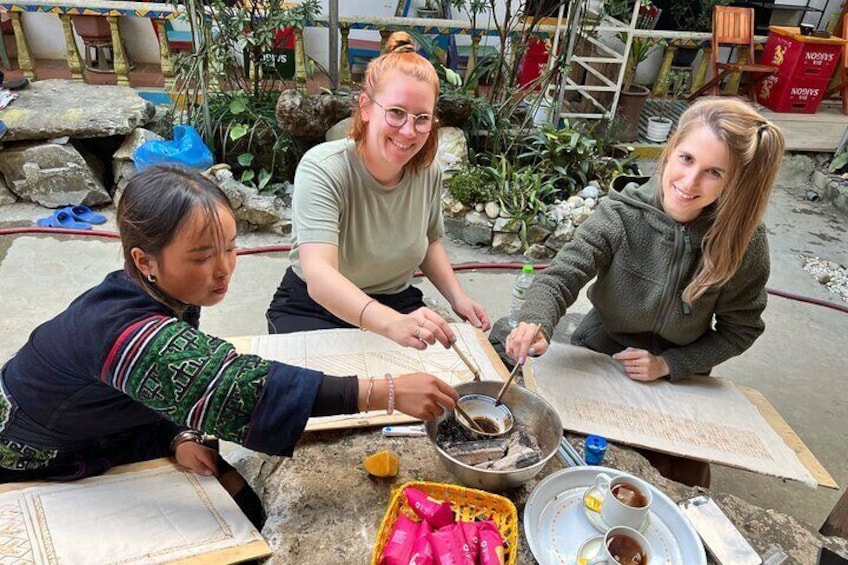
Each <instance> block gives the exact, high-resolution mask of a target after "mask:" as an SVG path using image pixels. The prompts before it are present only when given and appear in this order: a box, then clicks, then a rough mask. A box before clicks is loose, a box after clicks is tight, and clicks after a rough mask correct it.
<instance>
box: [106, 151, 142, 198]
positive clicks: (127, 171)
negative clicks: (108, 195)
mask: <svg viewBox="0 0 848 565" xmlns="http://www.w3.org/2000/svg"><path fill="white" fill-rule="evenodd" d="M137 174H138V169H137V168H136V166H135V163H134V162H133V161H125V160H123V159H119V160H117V161H112V176H113V177H114V179H115V192H114V193H113V194H112V203H113V204H114V205H115V206H116V207H117V206H118V203H119V202H120V201H121V196H123V194H124V189H125V188H126V187H127V184H129V182H130V180H131V179H132V178H133V177H134V176H136V175H137Z"/></svg>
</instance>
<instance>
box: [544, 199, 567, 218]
mask: <svg viewBox="0 0 848 565" xmlns="http://www.w3.org/2000/svg"><path fill="white" fill-rule="evenodd" d="M546 214H547V216H548V219H550V220H551V221H552V222H554V223H555V224H559V223H562V221H563V220H565V219H567V218H570V217H571V204H569V203H568V202H561V201H557V202H556V203H554V204H552V205H550V206H548V211H547V212H546Z"/></svg>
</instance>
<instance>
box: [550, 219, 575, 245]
mask: <svg viewBox="0 0 848 565" xmlns="http://www.w3.org/2000/svg"><path fill="white" fill-rule="evenodd" d="M574 230H575V227H574V224H573V223H572V222H571V220H570V219H567V220H565V221H563V222H562V223H561V224H558V225H557V227H556V229H555V230H554V233H552V234H551V235H550V237H548V239H546V240H545V246H546V247H550V248H551V249H553V250H554V251H559V250H560V249H561V248H562V246H563V245H565V244H566V243H568V242H569V241H571V238H572V237H574Z"/></svg>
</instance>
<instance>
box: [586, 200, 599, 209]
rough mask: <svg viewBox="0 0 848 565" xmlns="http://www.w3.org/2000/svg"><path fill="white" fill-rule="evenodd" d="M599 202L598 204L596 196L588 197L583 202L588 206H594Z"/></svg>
mask: <svg viewBox="0 0 848 565" xmlns="http://www.w3.org/2000/svg"><path fill="white" fill-rule="evenodd" d="M597 204H598V201H597V200H595V199H594V198H587V199H586V200H585V201H584V202H583V205H584V206H586V207H587V208H594V207H595V206H596V205H597Z"/></svg>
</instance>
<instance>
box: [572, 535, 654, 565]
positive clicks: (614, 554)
mask: <svg viewBox="0 0 848 565" xmlns="http://www.w3.org/2000/svg"><path fill="white" fill-rule="evenodd" d="M652 555H653V554H652V553H651V546H650V544H649V543H648V540H646V539H645V536H643V535H642V534H640V533H639V532H637V531H636V530H634V529H633V528H628V527H627V526H616V527H615V528H610V529H609V530H607V533H606V535H604V543H603V546H602V547H601V549H600V551H598V553H597V555H595V557H593V558H592V559H590V560H589V562H588V563H587V564H586V565H603V564H606V565H649V564H650V563H651V562H652V561H651V559H652Z"/></svg>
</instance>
